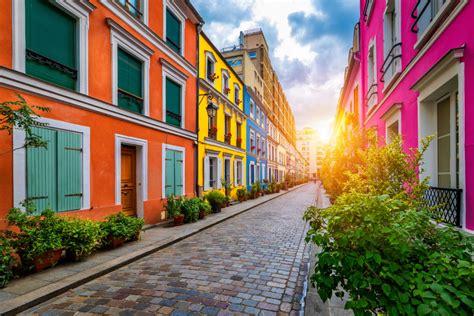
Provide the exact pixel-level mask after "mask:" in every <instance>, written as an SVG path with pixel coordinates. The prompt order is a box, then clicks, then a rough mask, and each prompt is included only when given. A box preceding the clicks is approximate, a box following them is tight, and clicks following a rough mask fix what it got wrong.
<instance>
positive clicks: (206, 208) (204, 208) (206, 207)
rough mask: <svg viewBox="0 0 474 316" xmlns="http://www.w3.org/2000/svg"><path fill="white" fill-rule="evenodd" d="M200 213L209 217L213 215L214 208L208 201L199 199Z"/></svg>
mask: <svg viewBox="0 0 474 316" xmlns="http://www.w3.org/2000/svg"><path fill="white" fill-rule="evenodd" d="M199 212H204V214H206V215H209V214H211V213H212V207H211V205H210V204H209V203H208V202H207V201H206V200H203V199H199Z"/></svg>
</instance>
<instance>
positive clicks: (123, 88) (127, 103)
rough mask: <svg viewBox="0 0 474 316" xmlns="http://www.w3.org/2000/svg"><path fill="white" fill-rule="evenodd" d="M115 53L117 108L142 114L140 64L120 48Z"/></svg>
mask: <svg viewBox="0 0 474 316" xmlns="http://www.w3.org/2000/svg"><path fill="white" fill-rule="evenodd" d="M117 53H118V58H117V59H118V65H117V68H118V89H119V92H118V98H117V99H118V106H119V107H121V108H123V109H126V110H129V111H133V112H138V113H142V108H143V87H142V86H143V75H142V68H143V66H142V62H141V61H140V60H138V59H137V58H135V57H133V56H132V55H130V54H129V53H127V52H125V51H124V50H122V49H120V48H119V49H118V52H117Z"/></svg>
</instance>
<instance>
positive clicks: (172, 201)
mask: <svg viewBox="0 0 474 316" xmlns="http://www.w3.org/2000/svg"><path fill="white" fill-rule="evenodd" d="M182 205H183V198H182V197H176V196H174V195H169V196H168V198H167V200H166V204H165V206H164V207H165V210H166V212H167V213H168V218H175V217H178V216H179V215H181V214H182V209H181V206H182Z"/></svg>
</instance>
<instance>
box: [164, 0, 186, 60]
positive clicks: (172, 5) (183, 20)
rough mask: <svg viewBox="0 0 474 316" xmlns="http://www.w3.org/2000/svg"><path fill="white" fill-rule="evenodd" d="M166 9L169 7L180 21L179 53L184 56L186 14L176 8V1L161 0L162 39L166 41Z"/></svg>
mask: <svg viewBox="0 0 474 316" xmlns="http://www.w3.org/2000/svg"><path fill="white" fill-rule="evenodd" d="M166 9H169V10H170V11H171V12H173V14H174V15H175V16H176V17H177V18H178V20H179V21H180V22H181V51H180V52H179V55H181V56H184V52H185V47H184V44H185V43H186V38H185V35H186V32H185V29H184V28H185V26H186V14H184V13H183V11H181V10H180V8H178V6H177V5H176V3H174V1H169V0H163V40H164V41H165V43H166Z"/></svg>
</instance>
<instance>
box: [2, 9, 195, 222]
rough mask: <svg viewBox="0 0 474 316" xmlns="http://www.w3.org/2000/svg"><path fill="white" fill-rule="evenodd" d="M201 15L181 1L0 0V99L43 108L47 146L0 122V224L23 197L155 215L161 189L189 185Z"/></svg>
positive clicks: (152, 218)
mask: <svg viewBox="0 0 474 316" xmlns="http://www.w3.org/2000/svg"><path fill="white" fill-rule="evenodd" d="M201 24H202V19H201V17H200V16H199V14H198V13H197V12H196V10H195V9H194V8H193V7H192V5H191V4H190V2H189V1H187V0H175V1H167V0H163V1H161V0H153V1H152V0H74V1H73V0H55V1H47V0H11V1H9V0H3V1H1V2H0V42H1V43H2V45H1V47H2V49H1V50H0V102H5V101H13V100H16V99H17V96H16V93H20V94H21V95H22V96H23V97H24V98H25V99H26V100H27V102H28V104H30V105H41V106H46V107H49V109H50V111H49V112H41V111H40V112H38V114H40V116H41V118H40V121H41V122H44V123H46V124H47V125H46V126H44V127H40V128H34V130H33V132H34V133H35V134H37V135H39V136H41V137H42V138H43V139H44V140H46V141H47V142H48V148H47V149H45V148H26V149H25V148H24V146H23V145H24V139H25V133H24V132H23V131H21V130H15V131H14V133H13V135H11V136H10V135H8V134H7V133H6V132H5V131H0V196H1V198H0V229H1V228H5V227H6V223H5V216H6V214H7V212H8V210H9V209H10V208H11V207H13V206H18V205H19V204H20V203H21V202H22V201H24V200H25V199H26V198H28V199H31V200H32V201H33V202H34V203H35V205H36V207H37V209H38V210H39V211H40V210H41V209H44V208H52V209H54V210H56V211H58V212H60V213H61V214H67V215H72V216H80V217H87V218H92V219H102V218H103V217H104V216H106V215H108V214H111V213H115V212H118V211H120V210H124V211H126V212H127V213H129V214H132V215H136V216H138V217H142V218H144V219H145V222H146V223H156V222H159V221H161V220H164V219H165V218H166V214H165V212H164V211H163V202H164V199H165V198H166V196H168V195H170V194H176V195H194V193H195V187H196V184H195V170H196V166H195V161H196V159H195V155H196V148H195V142H196V140H197V128H196V121H197V119H196V113H197V110H196V99H197V46H198V30H199V27H200V25H201Z"/></svg>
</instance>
